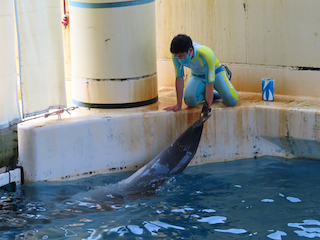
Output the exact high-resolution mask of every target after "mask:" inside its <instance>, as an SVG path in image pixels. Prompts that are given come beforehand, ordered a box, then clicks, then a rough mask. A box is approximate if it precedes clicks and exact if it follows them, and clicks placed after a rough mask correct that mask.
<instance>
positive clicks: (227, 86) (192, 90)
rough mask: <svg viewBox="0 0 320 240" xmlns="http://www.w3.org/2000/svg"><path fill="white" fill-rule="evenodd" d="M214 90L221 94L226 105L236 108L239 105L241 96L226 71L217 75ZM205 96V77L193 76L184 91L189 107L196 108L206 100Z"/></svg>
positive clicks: (185, 100)
mask: <svg viewBox="0 0 320 240" xmlns="http://www.w3.org/2000/svg"><path fill="white" fill-rule="evenodd" d="M214 89H216V90H217V92H218V93H219V94H220V97H221V98H222V100H223V102H224V104H225V105H227V106H235V105H236V104H237V103H238V99H239V94H238V92H237V90H235V89H234V87H233V86H232V84H231V82H230V81H229V79H228V77H227V76H226V73H225V71H221V72H219V73H217V74H216V75H215V81H214ZM205 95H206V79H205V75H201V76H196V75H192V74H191V76H190V79H189V81H188V83H187V85H186V88H185V90H184V102H185V103H186V104H187V105H188V106H189V107H195V106H197V105H199V104H200V103H201V102H202V101H203V100H205Z"/></svg>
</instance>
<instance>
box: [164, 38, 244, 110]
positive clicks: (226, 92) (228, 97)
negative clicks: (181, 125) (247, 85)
mask: <svg viewBox="0 0 320 240" xmlns="http://www.w3.org/2000/svg"><path fill="white" fill-rule="evenodd" d="M170 52H171V53H172V60H173V63H174V67H175V73H176V94H177V104H176V105H174V106H170V107H167V108H165V109H164V110H167V111H170V110H173V111H174V112H175V111H178V110H180V109H181V106H182V96H183V88H184V70H183V66H186V67H188V68H190V69H191V76H190V79H189V81H188V83H187V85H186V89H185V91H184V101H185V103H186V105H187V106H189V107H196V106H197V105H198V104H199V103H201V102H202V101H203V100H205V101H206V102H207V104H208V107H209V108H210V106H211V104H212V101H213V96H214V93H213V88H215V89H216V91H217V92H218V94H217V93H215V98H220V97H221V98H222V100H223V102H224V104H225V105H227V106H235V105H236V104H237V103H238V99H239V94H238V92H237V90H235V89H234V87H233V86H232V84H231V82H230V81H229V79H228V77H227V75H226V72H225V70H224V68H223V66H222V65H221V64H220V61H219V60H218V59H217V58H216V57H215V55H214V52H213V51H212V50H211V49H210V48H209V47H206V46H202V45H200V44H197V43H195V42H192V40H191V38H190V37H189V36H187V35H184V34H179V35H177V36H175V37H174V38H173V40H172V42H171V46H170ZM219 94H220V96H219Z"/></svg>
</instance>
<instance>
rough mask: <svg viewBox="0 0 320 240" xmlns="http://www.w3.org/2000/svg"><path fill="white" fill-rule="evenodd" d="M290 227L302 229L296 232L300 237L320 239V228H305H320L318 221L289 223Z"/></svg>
mask: <svg viewBox="0 0 320 240" xmlns="http://www.w3.org/2000/svg"><path fill="white" fill-rule="evenodd" d="M288 226H289V227H296V228H300V229H301V230H296V231H294V232H295V233H296V234H297V235H298V236H299V237H307V238H315V237H320V228H315V227H304V226H320V222H319V221H318V220H310V219H309V220H303V223H288Z"/></svg>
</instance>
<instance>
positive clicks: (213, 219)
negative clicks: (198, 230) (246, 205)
mask: <svg viewBox="0 0 320 240" xmlns="http://www.w3.org/2000/svg"><path fill="white" fill-rule="evenodd" d="M225 220H227V218H226V217H221V216H212V217H206V218H201V219H198V222H207V223H209V224H217V223H225Z"/></svg>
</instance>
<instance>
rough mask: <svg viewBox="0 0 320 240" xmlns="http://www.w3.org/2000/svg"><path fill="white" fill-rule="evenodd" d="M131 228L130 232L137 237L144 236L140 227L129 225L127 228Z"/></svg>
mask: <svg viewBox="0 0 320 240" xmlns="http://www.w3.org/2000/svg"><path fill="white" fill-rule="evenodd" d="M127 227H128V228H129V230H130V231H131V232H132V233H133V234H136V235H142V234H143V229H142V228H141V227H139V226H136V225H128V226H127Z"/></svg>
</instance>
